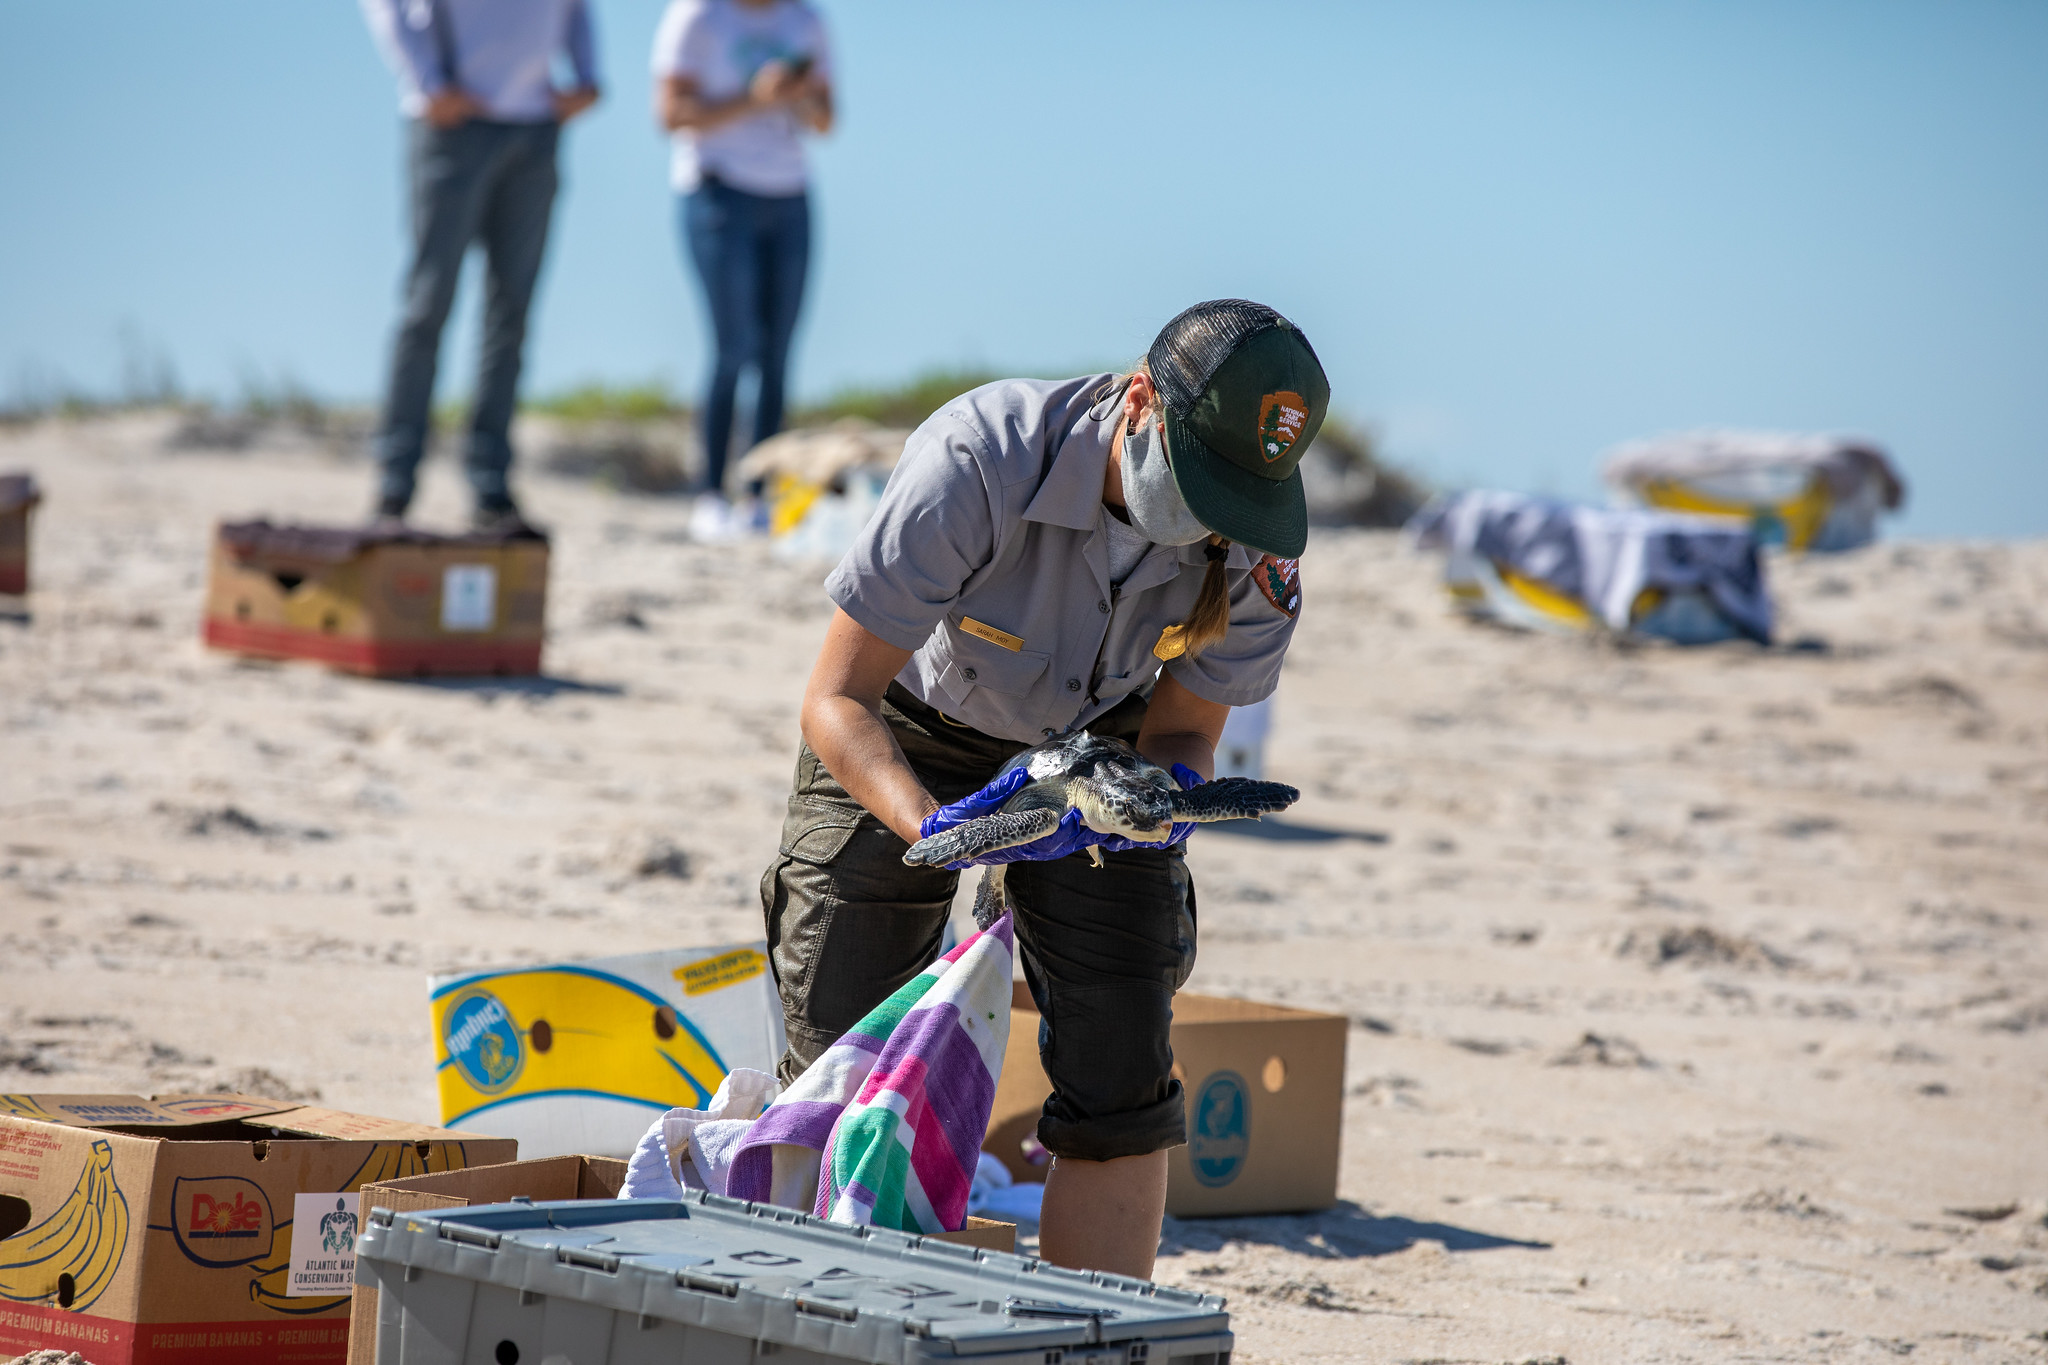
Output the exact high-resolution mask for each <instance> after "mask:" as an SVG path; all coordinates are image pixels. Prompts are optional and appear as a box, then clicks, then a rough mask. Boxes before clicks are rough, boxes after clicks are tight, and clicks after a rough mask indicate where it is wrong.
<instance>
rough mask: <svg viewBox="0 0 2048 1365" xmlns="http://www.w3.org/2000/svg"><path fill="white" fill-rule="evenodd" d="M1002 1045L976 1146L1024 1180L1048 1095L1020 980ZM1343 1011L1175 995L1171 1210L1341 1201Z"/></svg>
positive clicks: (1273, 1208)
mask: <svg viewBox="0 0 2048 1365" xmlns="http://www.w3.org/2000/svg"><path fill="white" fill-rule="evenodd" d="M1011 1005H1012V1010H1011V1014H1010V1046H1009V1050H1008V1051H1007V1052H1005V1053H1004V1054H1003V1075H1002V1079H1001V1080H1000V1081H999V1082H998V1083H997V1085H996V1102H995V1110H994V1112H993V1113H992V1114H991V1115H990V1117H989V1126H988V1140H987V1141H986V1142H984V1143H983V1144H982V1146H983V1148H984V1149H985V1150H986V1151H988V1152H989V1153H991V1154H992V1155H994V1156H995V1157H996V1158H997V1159H998V1160H1000V1161H1001V1162H1002V1163H1003V1164H1004V1165H1006V1166H1008V1167H1009V1168H1010V1173H1011V1174H1012V1175H1015V1176H1017V1177H1018V1178H1020V1179H1024V1180H1043V1179H1044V1178H1045V1170H1044V1168H1043V1167H1034V1166H1032V1165H1030V1164H1029V1163H1027V1162H1026V1161H1025V1160H1024V1155H1023V1149H1022V1147H1021V1145H1020V1144H1021V1143H1022V1141H1023V1139H1024V1138H1025V1137H1026V1136H1028V1135H1030V1134H1032V1133H1035V1132H1036V1131H1037V1129H1038V1115H1039V1111H1040V1110H1041V1109H1042V1108H1043V1107H1044V1105H1045V1099H1046V1096H1047V1095H1049V1094H1051V1093H1052V1085H1051V1082H1049V1081H1047V1080H1046V1078H1045V1069H1044V1068H1043V1067H1042V1066H1040V1065H1039V1061H1038V1022H1039V1021H1038V1012H1037V1009H1036V1008H1035V1007H1034V1006H1033V1004H1032V1002H1031V995H1030V992H1029V991H1027V990H1026V989H1025V987H1024V983H1023V982H1021V981H1020V982H1018V983H1017V986H1016V989H1015V993H1014V995H1013V997H1012V1000H1011ZM1349 1028H1350V1021H1349V1020H1347V1019H1345V1017H1344V1016H1343V1015H1341V1014H1318V1013H1316V1012H1315V1011H1313V1010H1297V1009H1288V1008H1286V1007H1285V1006H1282V1005H1261V1004H1256V1003H1254V1002H1252V1001H1248V1000H1224V999H1219V998H1218V997H1216V996H1210V995H1189V994H1186V993H1182V994H1180V995H1177V996H1175V997H1174V998H1173V1035H1172V1037H1173V1056H1174V1063H1173V1074H1174V1076H1175V1077H1176V1078H1177V1079H1179V1081H1180V1083H1181V1086H1182V1088H1183V1089H1184V1090H1185V1091H1186V1092H1187V1117H1188V1145H1187V1146H1184V1147H1175V1148H1174V1149H1173V1150H1172V1152H1171V1153H1170V1154H1169V1158H1168V1162H1169V1164H1168V1167H1167V1182H1166V1211H1167V1212H1168V1213H1170V1214H1172V1215H1173V1216H1174V1217H1176V1218H1199V1217H1203V1216H1206V1215H1214V1214H1225V1213H1302V1212H1307V1211H1310V1210H1313V1209H1326V1208H1328V1207H1330V1205H1332V1204H1334V1203H1336V1202H1337V1146H1338V1137H1339V1130H1340V1129H1341V1127H1342V1125H1343V1108H1344V1044H1345V1039H1346V1036H1347V1034H1348V1032H1349Z"/></svg>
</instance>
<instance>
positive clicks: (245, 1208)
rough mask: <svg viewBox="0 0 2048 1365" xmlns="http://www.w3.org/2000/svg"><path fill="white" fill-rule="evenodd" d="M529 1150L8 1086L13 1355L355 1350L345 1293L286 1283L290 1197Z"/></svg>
mask: <svg viewBox="0 0 2048 1365" xmlns="http://www.w3.org/2000/svg"><path fill="white" fill-rule="evenodd" d="M517 1154H518V1152H517V1144H516V1143H514V1142H512V1141H511V1140H510V1139H506V1138H489V1137H480V1136H478V1135H475V1134H470V1133H456V1132H450V1131H448V1130H446V1129H442V1128H431V1127H426V1126H424V1125H421V1124H414V1123H400V1122H397V1121H395V1120H391V1119H378V1118H367V1117H364V1116H362V1115H359V1114H345V1113H340V1112H338V1111H336V1110H332V1109H317V1108H308V1107H303V1106H297V1105H289V1104H278V1103H276V1102H275V1101H270V1100H261V1099H254V1098H251V1097H249V1096H245V1095H165V1096H158V1097H157V1098H156V1099H154V1100H149V1099H144V1098H143V1097H142V1096H140V1095H0V1358H4V1357H5V1356H7V1355H10V1354H14V1353H17V1352H26V1351H30V1350H36V1349H40V1348H44V1347H57V1348H61V1349H64V1350H74V1351H77V1352H78V1353H79V1354H81V1355H83V1356H84V1357H85V1358H86V1359H88V1360H90V1361H92V1362H93V1365H172V1363H174V1362H175V1363H176V1365H278V1363H279V1362H291V1365H341V1361H342V1360H343V1359H344V1357H345V1354H346V1351H347V1345H348V1306H349V1297H348V1295H346V1294H342V1295H336V1296H333V1297H317V1298H296V1297H291V1296H288V1295H287V1294H286V1293H285V1292H284V1291H285V1278H286V1274H287V1268H288V1266H289V1262H290V1253H291V1237H292V1227H291V1223H292V1214H293V1207H292V1206H293V1199H294V1196H296V1195H298V1194H301V1193H320V1194H327V1193H333V1194H343V1193H349V1192H352V1191H355V1190H357V1189H359V1188H361V1187H362V1186H363V1185H366V1184H370V1183H372V1182H375V1181H378V1180H384V1179H389V1178H392V1177H396V1176H400V1175H406V1174H410V1173H413V1172H419V1171H441V1170H449V1169H452V1168H455V1167H460V1166H463V1165H466V1164H468V1163H470V1162H489V1163H495V1162H503V1161H509V1160H511V1159H512V1158H513V1157H514V1156H516V1155H517Z"/></svg>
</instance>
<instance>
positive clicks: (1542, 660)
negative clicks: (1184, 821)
mask: <svg viewBox="0 0 2048 1365" xmlns="http://www.w3.org/2000/svg"><path fill="white" fill-rule="evenodd" d="M170 420H171V419H169V418H164V417H155V416H148V415H143V416H137V417H131V418H124V419H119V420H103V421H98V422H93V423H80V424H65V423H48V424H44V425H40V426H36V427H30V428H16V429H14V430H11V431H8V432H5V433H0V469H8V468H23V467H25V468H30V469H33V470H34V471H35V472H36V473H37V475H38V476H39V477H40V478H41V480H42V481H43V483H44V484H45V486H46V488H47V490H48V503H47V505H46V506H45V508H44V511H43V513H42V516H41V520H40V522H39V524H38V528H37V536H36V574H37V582H38V585H39V586H38V587H37V589H36V592H35V595H34V597H33V599H32V600H31V603H30V606H31V609H32V610H31V612H30V613H29V614H28V615H27V616H26V618H24V617H23V616H20V615H17V616H16V617H13V618H9V619H6V620H0V961H4V964H5V966H4V968H0V1089H7V1090H21V1091H91V1090H110V1091H140V1092H144V1093H149V1092H161V1091H169V1090H180V1089H195V1088H201V1087H231V1088H239V1089H245V1090H254V1091H258V1092H261V1093H267V1094H273V1095H278V1096H295V1095H306V1096H312V1095H317V1096H319V1098H320V1099H322V1100H323V1101H324V1102H326V1103H328V1104H331V1105H336V1106H340V1107H343V1108H349V1109H356V1110H362V1111H367V1112H371V1113H380V1114H391V1115H397V1116H403V1117H408V1118H417V1119H425V1120H431V1119H433V1118H434V1117H435V1104H434V1094H433V1087H432V1080H431V1074H430V1058H431V1055H432V1051H431V1044H430V1040H429V1034H428V1027H427V1023H428V1020H427V1009H426V1001H425V982H424V978H425V975H426V974H427V973H428V972H430V971H438V970H446V969H451V968H460V967H476V966H481V965H485V964H499V963H516V962H525V961H536V960H546V959H559V958H565V957H578V956H587V955H595V954H599V953H616V952H624V951H630V950H635V949H643V948H656V947H671V946H685V945H693V944H709V943H717V942H722V941H728V940H733V939H746V938H751V937H755V936H757V935H758V934H759V933H760V931H761V930H760V912H759V908H758V901H757V899H756V891H755V885H756V881H757V879H758V877H759V875H760V872H761V870H762V868H763V867H764V866H765V865H766V863H767V861H768V859H769V857H770V855H771V853H772V851H773V849H774V846H775V843H776V837H777V830H778V826H779V822H780V820H781V815H782V808H783V798H784V795H785V791H786V783H787V781H788V776H789V770H790V766H791V760H792V756H793V753H794V748H795V744H796V704H797V699H798V695H799V692H800V689H801V687H802V683H803V678H804V675H805V671H806V669H807V667H808V665H809V661H810V658H811V655H812V652H813V651H814V649H815V647H816V643H817V641H818V638H819V635H820V632H821V629H822V627H823V624H824V622H825V619H826V614H827V606H826V603H825V600H824V598H823V596H822V594H821V593H820V592H819V590H818V586H817V585H818V581H819V579H820V577H821V576H822V570H821V568H820V567H818V566H808V567H806V566H792V565H786V564H782V563H779V562H777V561H776V560H775V559H773V558H772V557H771V556H770V555H769V554H768V553H767V552H766V551H765V550H764V549H762V548H761V547H758V546H749V547H743V548H738V549H719V548H709V547H703V546H698V545H693V544H691V543H690V542H689V540H688V538H687V536H686V535H685V533H684V530H683V527H684V525H685V522H686V520H687V508H686V507H685V506H684V505H683V504H682V503H680V502H678V501H674V500H661V499H644V498H643V499H634V498H630V497H624V496H619V495H616V494H612V493H608V492H606V491H604V490H602V489H599V488H595V487H592V486H589V485H584V484H576V483H570V482H564V481H559V480H551V479H543V478H539V477H534V478H532V479H529V480H528V482H527V484H526V496H527V500H528V502H529V504H530V506H531V508H532V510H533V512H534V514H535V515H536V517H537V518H539V519H542V520H544V521H546V522H548V523H550V524H551V525H553V526H554V527H555V528H556V530H557V533H558V536H557V542H556V559H555V577H554V586H553V589H552V601H551V612H550V619H551V622H552V633H551V635H550V639H549V643H548V656H547V666H548V677H547V678H546V679H545V680H542V681H538V682H497V683H439V684H408V683H378V682H367V681H361V680H356V679H351V678H346V677H340V676H335V675H331V674H328V673H325V672H322V671H319V670H318V669H315V668H311V667H306V666H299V665H287V666H276V665H253V664H249V663H243V662H238V661H236V660H234V659H232V658H227V657H223V656H220V655H215V654H210V653H208V652H206V651H205V650H203V649H202V648H201V647H200V645H199V642H198V608H199V600H200V589H201V583H202V578H203V573H204V553H205V548H206V543H207V537H208V534H209V528H210V525H211V523H212V522H213V520H214V519H215V518H217V517H221V516H239V515H245V514H254V513H267V514H270V515H272V516H279V517H304V518H314V519H334V518H337V517H346V516H351V515H353V514H355V513H356V512H358V511H359V510H360V509H362V508H363V507H364V506H365V505H366V503H367V500H368V496H369V478H368V471H367V469H366V468H365V467H364V466H363V465H362V464H360V463H358V462H356V461H353V460H349V459H344V458H341V457H338V456H334V455H330V454H325V453H322V452H321V451H320V450H318V449H317V448H313V447H308V446H284V445H274V446H270V447H266V446H265V445H264V444H263V443H261V442H259V443H258V444H257V445H256V446H255V447H252V448H251V449H249V450H246V451H243V452H240V453H174V452H171V451H169V450H167V449H165V441H164V438H165V436H166V433H167V430H168V426H169V423H170ZM462 505H463V504H462V498H461V496H460V493H459V489H458V486H457V482H456V478H455V475H454V473H453V472H452V470H450V469H449V468H448V467H446V465H445V464H442V465H437V466H434V467H432V468H431V470H430V477H429V480H428V487H427V493H426V496H425V499H424V503H423V513H424V519H425V520H426V521H427V522H429V523H430V524H432V523H436V522H438V523H441V524H446V525H453V524H455V522H456V521H457V519H458V516H459V514H460V511H461V509H462ZM1771 572H1772V574H1773V581H1774V585H1775V587H1776V589H1777V592H1778V595H1779V598H1780V601H1781V603H1782V605H1783V608H1784V618H1785V632H1784V638H1785V639H1786V640H1788V641H1797V642H1798V643H1797V644H1795V645H1792V646H1784V647H1779V648H1774V649H1770V650H1762V649H1758V648H1755V647H1753V646H1749V645H1729V646H1718V647H1714V648H1710V649H1703V650H1691V651H1685V650H1679V649H1675V648H1666V647H1643V648H1634V647H1622V646H1617V645H1614V644H1604V643H1589V642H1585V641H1580V640H1573V639H1561V638H1546V637H1535V636H1528V635H1519V634H1511V633H1508V632H1505V631H1501V630H1497V629H1492V628H1488V627H1483V626H1476V625H1473V624H1470V623H1467V622H1464V621H1462V620H1460V619H1458V618H1456V617H1455V616H1453V615H1451V614H1450V613H1449V612H1448V610H1447V608H1446V605H1445V603H1444V600H1443V598H1442V596H1441V594H1440V592H1439V591H1438V589H1437V588H1436V586H1435V580H1434V565H1433V564H1431V563H1430V562H1428V561H1426V560H1418V559H1416V558H1414V557H1412V556H1411V555H1409V553H1408V552H1407V551H1406V550H1405V549H1404V548H1403V547H1402V546H1401V544H1400V542H1399V540H1398V539H1397V538H1396V537H1394V536H1392V535H1388V534H1383V533H1367V532H1342V533H1319V535H1318V536H1317V539H1316V543H1315V545H1314V547H1313V548H1312V549H1311V550H1310V552H1309V554H1308V556H1307V557H1306V560H1305V563H1304V581H1305V587H1306V606H1305V614H1304V616H1303V621H1302V626H1301V629H1300V633H1299V635H1298V637H1297V642H1296V645H1295V648H1294V651H1293V654H1292V656H1291V657H1290V659H1289V661H1288V668H1287V673H1286V677H1285V681H1284V683H1283V685H1282V689H1281V693H1280V702H1279V710H1278V715H1277V720H1276V725H1275V730H1274V736H1273V743H1272V748H1271V752H1270V768H1271V775H1273V776H1276V777H1279V778H1282V779H1283V780H1287V781H1292V782H1295V783H1297V784H1298V785H1299V786H1301V787H1302V789H1303V791H1304V793H1305V794H1304V797H1303V800H1302V802H1301V804H1300V806H1299V807H1297V809H1296V810H1295V811H1294V812H1292V813H1291V815H1290V817H1289V819H1288V821H1287V823H1286V825H1285V827H1284V828H1282V829H1278V830H1268V831H1265V832H1264V835H1263V837H1254V836H1250V835H1246V834H1243V833H1229V832H1225V831H1223V830H1215V829H1212V830H1204V831H1202V832H1200V833H1198V834H1197V835H1196V836H1195V839H1194V842H1193V846H1192V849H1191V852H1190V857H1191V859H1192V861H1193V863H1194V865H1195V866H1196V868H1197V879H1198V884H1199V887H1200V896H1201V902H1200V906H1201V959H1200V964H1199V966H1198V967H1197V969H1196V973H1195V978H1194V981H1193V982H1192V983H1191V985H1192V988H1193V989H1198V990H1202V991H1206V992H1210V993H1217V994H1225V995H1238V996H1245V997H1252V998H1258V999H1265V1000H1276V1001H1282V1002H1287V1003H1291V1004H1298V1005H1304V1006H1313V1007H1317V1008H1325V1009H1332V1010H1337V1011H1341V1012H1343V1013H1345V1014H1347V1015H1348V1016H1350V1018H1351V1019H1352V1021H1353V1024H1354V1027H1353V1028H1352V1030H1351V1033H1350V1043H1349V1062H1348V1072H1349V1079H1348V1089H1347V1098H1346V1100H1345V1108H1344V1114H1345V1130H1344V1149H1343V1150H1344V1156H1343V1173H1342V1179H1341V1194H1342V1197H1343V1198H1342V1202H1341V1203H1340V1204H1339V1205H1338V1206H1337V1207H1336V1208H1334V1209H1332V1210H1330V1211H1328V1212H1326V1213H1322V1214H1319V1215H1315V1216H1311V1217H1299V1218H1248V1219H1234V1220H1220V1221H1184V1222H1183V1221H1169V1224H1168V1227H1167V1229H1166V1236H1165V1245H1164V1255H1163V1256H1162V1258H1161V1260H1160V1263H1159V1272H1158V1273H1159V1276H1160V1278H1162V1279H1164V1280H1168V1281H1172V1282H1176V1283H1181V1284H1188V1285H1199V1286H1201V1287H1203V1288H1205V1289H1209V1290H1213V1291H1216V1292H1220V1293H1224V1294H1227V1295H1228V1296H1229V1297H1230V1300H1231V1309H1232V1313H1233V1315H1234V1321H1235V1326H1236V1330H1237V1332H1238V1341H1239V1347H1240V1350H1239V1354H1238V1356H1237V1359H1238V1360H1239V1361H1240V1362H1265V1361H1323V1360H1330V1361H1335V1360H1374V1361H1401V1360H1408V1361H1425V1360H1427V1361H1485V1362H1494V1361H1524V1360H1555V1359H1560V1358H1562V1359H1568V1360H1570V1361H1571V1362H1574V1365H1585V1363H1586V1362H1595V1361H1616V1362H1620V1361H1693V1360H1700V1361H1704V1360H1787V1361H1828V1362H1837V1361H1862V1360H1894V1359H1897V1358H1900V1357H1910V1358H1911V1359H1913V1360H1914V1361H1916V1362H1930V1361H1947V1360H1957V1361H1964V1360H1967V1361H1987V1362H1989V1361H2016V1360H2043V1359H2048V1225H2044V1216H2048V977H2044V970H2043V969H2044V967H2048V960H2044V959H2048V952H2044V947H2048V895H2044V891H2048V544H2043V543H2025V544H2009V545H1997V544H1960V543H1940V544H1936V543H1918V544H1888V545H1882V546H1878V547H1875V548H1872V549H1869V550H1865V551H1861V552H1858V553H1855V554H1851V555H1846V556H1838V557H1833V558H1828V559H1813V560H1809V561H1805V562H1786V561H1782V560H1781V561H1775V562H1773V564H1772V565H1771Z"/></svg>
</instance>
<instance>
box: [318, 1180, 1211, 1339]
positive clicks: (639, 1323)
mask: <svg viewBox="0 0 2048 1365" xmlns="http://www.w3.org/2000/svg"><path fill="white" fill-rule="evenodd" d="M356 1278H357V1281H358V1283H361V1284H374V1285H375V1286H376V1287H377V1288H378V1291H379V1293H378V1299H377V1365H522V1363H523V1365H656V1362H660V1363H661V1365H673V1362H676V1361H690V1362H692V1365H727V1362H730V1365H746V1362H750V1361H752V1360H754V1359H756V1358H757V1357H759V1356H765V1355H775V1356H776V1357H777V1365H826V1362H836V1361H849V1360H859V1361H875V1362H884V1361H886V1362H900V1365H913V1362H928V1361H942V1360H958V1359H973V1360H975V1361H977V1362H979V1363H980V1365H1130V1362H1133V1361H1143V1362H1145V1365H1228V1362H1229V1360H1230V1352H1231V1347H1232V1338H1231V1334H1230V1317H1229V1314H1227V1313H1226V1312H1224V1301H1223V1300H1222V1299H1221V1298H1219V1297H1217V1296H1216V1295H1214V1294H1199V1293H1195V1292H1194V1291H1192V1290H1186V1289H1175V1288H1172V1287H1169V1286H1165V1285H1158V1284H1151V1283H1148V1282H1146V1281H1144V1280H1134V1279H1130V1278H1127V1277H1125V1276H1121V1275H1108V1274H1101V1273H1085V1272H1081V1271H1073V1270H1066V1269H1062V1268H1060V1267H1058V1266H1054V1265H1050V1264H1048V1263H1046V1262H1044V1261H1039V1260H1035V1259H1030V1258H1026V1257H1022V1256H1012V1255H1009V1254H1006V1253H1004V1252H998V1251H984V1250H977V1249H975V1248H973V1247H964V1246H959V1245H954V1244H948V1243H943V1242H934V1241H930V1240H928V1239H925V1238H920V1237H914V1236H911V1235H909V1234H907V1233H901V1232H896V1231H894V1230H891V1229H887V1228H849V1227H843V1226H839V1225H836V1224H831V1223H826V1222H823V1221H821V1220H819V1219H815V1218H811V1217H809V1216H807V1215H804V1214H800V1213H795V1212H792V1211H791V1210H788V1209H780V1208H769V1207H765V1206H758V1205H754V1204H748V1203H743V1202H741V1201H739V1200H735V1199H726V1198H724V1197H722V1196H720V1195H714V1194H703V1193H701V1192H700V1193H698V1194H696V1195H694V1196H693V1197H692V1198H689V1199H685V1200H658V1199H638V1200H618V1201H612V1202H606V1203H595V1204H593V1203H590V1202H580V1201H579V1202H561V1203H532V1204H494V1205H488V1206H485V1207H482V1208H473V1209H450V1210H437V1211H436V1212H435V1213H433V1214H421V1213H398V1214H394V1213H392V1212H391V1211H390V1210H386V1209H378V1210H373V1211H372V1213H371V1214H370V1217H369V1219H368V1221H367V1223H366V1224H365V1226H364V1228H363V1233H362V1236H361V1237H360V1238H359V1239H358V1241H357V1243H356Z"/></svg>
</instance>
